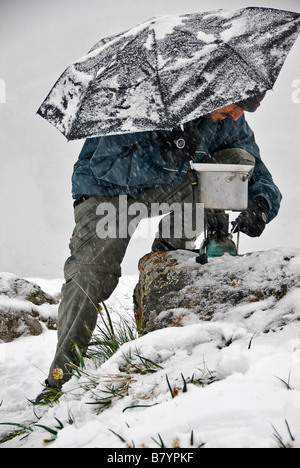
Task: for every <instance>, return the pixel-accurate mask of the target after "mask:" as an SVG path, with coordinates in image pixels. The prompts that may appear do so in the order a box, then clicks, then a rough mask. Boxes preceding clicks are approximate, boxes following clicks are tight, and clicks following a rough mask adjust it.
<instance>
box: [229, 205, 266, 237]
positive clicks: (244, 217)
mask: <svg viewBox="0 0 300 468" xmlns="http://www.w3.org/2000/svg"><path fill="white" fill-rule="evenodd" d="M268 214H269V205H268V202H267V200H266V199H265V198H263V197H257V198H255V199H254V200H253V201H252V202H250V203H249V206H248V208H247V210H245V211H243V212H242V213H241V214H240V215H239V217H238V218H237V219H236V220H235V221H233V222H232V223H231V224H232V225H233V231H234V232H237V231H240V232H243V233H244V234H246V235H247V236H250V237H259V236H260V235H261V234H262V233H263V231H264V229H265V227H266V222H267V217H268Z"/></svg>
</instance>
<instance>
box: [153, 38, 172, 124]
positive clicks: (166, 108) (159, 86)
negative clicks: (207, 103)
mask: <svg viewBox="0 0 300 468" xmlns="http://www.w3.org/2000/svg"><path fill="white" fill-rule="evenodd" d="M152 36H153V45H154V54H155V70H156V78H157V86H158V92H159V94H160V97H161V102H162V104H163V107H164V111H165V117H166V122H169V121H170V114H169V111H168V105H167V99H166V96H165V95H164V92H163V88H162V83H161V79H160V76H159V73H158V56H157V40H156V36H155V31H154V30H152Z"/></svg>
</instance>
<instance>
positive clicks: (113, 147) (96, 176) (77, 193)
mask: <svg viewBox="0 0 300 468" xmlns="http://www.w3.org/2000/svg"><path fill="white" fill-rule="evenodd" d="M196 124H197V128H198V131H199V135H200V136H199V138H198V145H197V152H196V158H195V160H194V162H201V160H202V159H203V158H204V157H206V156H207V155H208V154H210V153H213V152H214V151H217V150H221V149H225V148H242V149H244V150H246V151H248V152H249V153H250V154H251V155H252V156H254V158H255V161H256V165H255V169H254V172H253V175H252V177H251V179H250V181H249V200H250V201H251V200H253V199H254V198H255V197H257V196H263V197H264V198H265V199H266V200H267V201H268V203H269V206H270V213H269V217H268V222H270V221H271V220H272V219H273V218H274V217H275V216H276V215H277V213H278V211H279V206H280V202H281V199H282V196H281V193H280V191H279V189H278V188H277V187H276V185H275V184H274V182H273V179H272V176H271V174H270V172H269V171H268V169H267V167H266V166H265V164H264V163H263V162H262V160H261V157H260V152H259V148H258V146H257V144H256V142H255V138H254V133H253V131H252V130H251V129H250V127H249V125H248V123H247V122H246V120H245V117H244V116H241V117H240V118H239V119H238V120H237V121H236V122H234V121H232V120H231V119H225V120H222V121H219V122H217V123H212V122H209V121H208V120H207V119H199V121H197V122H196ZM169 133H170V132H168V131H162V130H159V131H156V132H140V133H131V134H124V135H111V136H103V137H96V138H88V139H87V140H86V141H85V143H84V145H83V148H82V150H81V152H80V155H79V158H78V161H77V162H76V164H75V166H74V172H73V177H72V185H73V188H72V192H73V198H75V199H76V198H79V197H81V196H82V195H102V196H115V195H123V194H128V195H136V194H138V193H141V192H142V191H144V190H145V189H147V188H154V187H158V186H160V187H161V186H167V185H170V184H174V183H176V182H179V181H180V180H182V179H183V178H184V177H185V176H186V173H187V172H189V171H191V168H190V164H189V163H188V162H187V163H183V164H181V165H180V167H179V166H178V165H176V164H174V163H167V162H166V161H165V160H164V159H163V158H162V156H161V153H160V140H161V139H162V138H165V137H167V136H168V134H169Z"/></svg>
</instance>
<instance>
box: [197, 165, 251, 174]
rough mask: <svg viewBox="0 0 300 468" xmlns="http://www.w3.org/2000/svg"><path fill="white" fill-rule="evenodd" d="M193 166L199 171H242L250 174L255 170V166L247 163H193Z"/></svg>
mask: <svg viewBox="0 0 300 468" xmlns="http://www.w3.org/2000/svg"><path fill="white" fill-rule="evenodd" d="M191 167H192V169H195V171H197V172H231V173H232V172H237V173H241V172H242V173H246V174H248V173H249V172H250V171H252V170H253V166H251V165H247V164H210V163H209V164H207V163H191Z"/></svg>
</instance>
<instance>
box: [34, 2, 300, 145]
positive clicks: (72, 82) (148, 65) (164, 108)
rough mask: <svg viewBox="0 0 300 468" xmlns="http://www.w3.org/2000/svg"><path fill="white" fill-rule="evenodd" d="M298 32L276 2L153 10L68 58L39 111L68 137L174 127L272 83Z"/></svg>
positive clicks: (296, 22) (299, 24) (299, 20)
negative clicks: (174, 12)
mask: <svg viewBox="0 0 300 468" xmlns="http://www.w3.org/2000/svg"><path fill="white" fill-rule="evenodd" d="M299 32H300V14H299V13H294V12H290V11H283V10H277V9H271V8H259V7H249V8H243V9H239V10H235V11H230V10H216V11H210V12H204V13H196V14H186V15H180V16H162V17H157V18H153V19H150V20H149V21H146V22H144V23H142V24H140V25H138V26H136V27H134V28H132V29H130V30H128V31H126V32H124V33H121V34H117V35H114V36H111V37H108V38H106V39H102V40H101V41H99V42H98V43H97V44H96V45H95V46H94V47H93V48H92V49H91V51H90V52H89V53H88V54H87V55H85V56H84V57H82V58H81V59H79V60H77V61H76V62H75V63H73V64H72V65H71V66H69V67H68V68H67V69H66V70H65V72H64V73H63V74H62V75H61V77H60V78H59V79H58V81H57V82H56V84H55V85H54V87H53V88H52V90H51V91H50V93H49V95H48V96H47V98H46V99H45V100H44V102H43V103H42V105H41V107H40V108H39V110H38V114H39V115H41V116H42V117H44V118H45V119H47V120H48V121H49V122H50V123H51V124H53V125H54V126H55V127H56V128H58V130H60V131H61V132H62V133H63V134H64V135H65V136H66V138H67V139H68V140H74V139H80V138H86V137H92V136H100V135H109V134H121V133H128V132H140V131H145V130H157V129H172V128H174V127H177V126H179V125H181V124H184V123H185V122H188V121H191V120H194V119H196V118H198V117H201V116H203V115H205V114H207V113H209V112H212V111H213V110H216V109H218V108H221V107H224V106H226V105H228V104H232V103H235V102H238V101H241V100H244V99H246V98H248V97H253V96H255V95H256V94H260V93H262V92H264V91H267V90H269V89H272V88H273V85H274V83H275V81H276V79H277V77H278V74H279V72H280V70H281V68H282V65H283V63H284V61H285V59H286V57H287V54H288V53H289V51H290V49H291V47H292V46H293V44H294V42H295V40H296V38H297V36H298V34H299Z"/></svg>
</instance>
